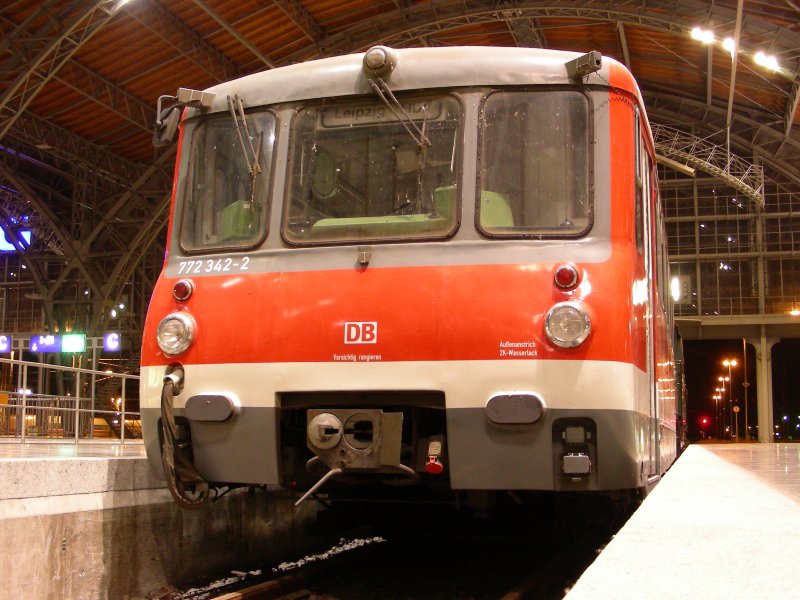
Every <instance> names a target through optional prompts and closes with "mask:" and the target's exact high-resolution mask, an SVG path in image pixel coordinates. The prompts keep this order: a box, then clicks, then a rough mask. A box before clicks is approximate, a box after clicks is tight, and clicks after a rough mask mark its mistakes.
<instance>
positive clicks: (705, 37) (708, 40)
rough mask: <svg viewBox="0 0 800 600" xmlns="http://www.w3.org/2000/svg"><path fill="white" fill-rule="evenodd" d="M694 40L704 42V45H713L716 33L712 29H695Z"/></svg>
mask: <svg viewBox="0 0 800 600" xmlns="http://www.w3.org/2000/svg"><path fill="white" fill-rule="evenodd" d="M692 39H694V40H697V41H698V42H703V43H704V44H712V43H713V42H714V32H713V31H711V30H710V29H702V28H700V27H694V28H693V29H692Z"/></svg>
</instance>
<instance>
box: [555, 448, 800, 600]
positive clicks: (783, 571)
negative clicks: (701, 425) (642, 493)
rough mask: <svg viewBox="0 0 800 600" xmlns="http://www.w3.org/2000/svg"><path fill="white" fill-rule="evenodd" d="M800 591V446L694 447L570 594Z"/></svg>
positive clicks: (575, 599) (730, 595)
mask: <svg viewBox="0 0 800 600" xmlns="http://www.w3.org/2000/svg"><path fill="white" fill-rule="evenodd" d="M798 589H800V444H787V443H779V444H694V445H691V446H689V448H687V450H686V451H685V452H684V453H683V455H682V456H681V457H680V458H679V459H678V461H677V462H676V463H675V464H674V465H673V466H672V468H671V469H670V470H669V471H668V472H667V474H666V475H665V476H664V478H663V479H662V481H661V482H660V483H659V484H658V485H657V486H656V487H655V489H654V490H653V491H652V493H651V494H650V495H649V496H648V497H647V498H645V500H644V502H643V503H642V505H641V506H640V507H639V509H638V510H637V511H636V512H635V513H634V514H633V516H632V517H631V518H630V519H629V520H628V522H627V523H626V524H625V526H624V527H623V528H622V529H621V530H620V531H619V532H618V533H617V535H616V536H615V537H614V539H613V540H611V542H609V544H608V545H607V546H606V547H605V548H604V549H603V551H602V552H601V553H600V554H599V556H598V557H597V559H596V560H595V562H594V563H593V564H592V565H591V566H590V567H589V568H588V569H587V570H586V571H585V572H584V574H583V575H582V576H581V578H580V579H579V580H578V582H577V583H576V584H575V585H574V586H573V587H572V589H571V590H570V591H569V593H568V594H567V595H566V600H584V599H591V600H597V599H605V598H609V599H611V598H613V599H615V600H620V599H628V598H629V599H636V600H639V599H641V598H659V599H664V600H669V599H673V598H674V599H679V598H680V599H683V598H686V599H688V598H704V599H705V600H708V599H715V598H725V599H726V600H731V599H736V598H779V597H789V596H793V595H794V594H796V593H797V590H798ZM793 590H794V591H793Z"/></svg>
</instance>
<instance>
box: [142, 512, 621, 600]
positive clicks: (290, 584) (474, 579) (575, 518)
mask: <svg viewBox="0 0 800 600" xmlns="http://www.w3.org/2000/svg"><path fill="white" fill-rule="evenodd" d="M584 504H585V502H584V501H583V500H581V501H579V502H577V503H576V504H575V505H574V506H571V505H570V504H569V503H566V504H565V505H557V506H555V507H551V509H552V510H548V509H546V508H543V507H536V508H535V509H534V510H531V507H530V506H528V507H527V510H526V511H519V512H513V511H512V512H511V513H506V514H505V515H503V516H501V517H497V516H491V517H488V518H481V519H474V518H472V519H468V518H463V517H462V516H458V515H450V516H449V518H444V517H442V518H438V517H431V518H430V519H429V520H423V519H420V517H419V515H418V513H412V514H408V515H404V516H398V515H397V514H393V515H391V516H389V517H388V518H384V519H383V520H382V521H381V522H380V524H372V525H371V526H372V527H374V528H375V530H377V531H381V532H382V533H384V532H385V534H384V535H383V536H368V537H359V538H354V539H346V540H341V541H340V543H339V544H336V545H334V546H333V547H332V548H330V549H329V550H327V551H325V552H322V553H319V554H316V555H310V556H306V557H303V558H301V559H299V560H296V561H292V562H287V563H282V564H281V565H278V566H276V567H273V568H269V569H266V570H265V571H264V572H263V573H261V572H258V573H240V574H238V575H236V576H234V577H231V578H230V579H231V580H233V579H237V578H238V579H237V580H236V581H230V582H229V583H226V584H225V585H218V584H214V586H208V587H206V588H198V589H195V590H189V591H187V592H185V593H184V595H177V596H174V597H163V598H159V599H158V600H177V599H179V598H180V599H181V600H184V599H187V600H188V599H192V600H195V599H197V600H201V599H202V600H205V599H211V598H214V599H217V600H235V599H239V598H248V599H251V598H252V599H266V598H269V599H282V600H283V599H286V600H302V599H307V598H314V599H315V600H323V599H334V598H335V599H339V600H360V599H364V600H366V599H370V600H372V599H374V598H386V599H392V598H396V599H398V600H399V599H408V598H431V599H439V598H441V599H445V598H447V599H452V598H469V599H493V600H497V599H501V600H521V599H524V598H536V599H537V600H556V599H560V598H562V597H563V596H564V593H565V591H566V590H567V589H568V588H569V587H570V586H571V585H572V584H573V583H574V582H575V581H576V580H577V578H578V577H579V576H580V574H581V573H582V572H583V571H584V570H585V569H586V567H588V565H589V564H591V562H592V561H593V560H594V558H595V557H596V555H597V553H598V552H599V550H600V549H601V548H602V547H603V546H604V545H605V544H606V543H608V541H609V540H610V539H611V537H613V535H614V533H616V531H617V530H618V529H619V527H621V526H622V524H623V523H624V521H625V520H627V517H628V516H630V513H631V511H630V509H629V508H624V507H623V508H620V506H619V505H618V504H617V505H615V504H613V503H611V504H608V505H607V506H605V507H600V508H598V507H597V506H595V507H592V508H591V509H589V510H587V509H586V508H585V506H584ZM592 511H594V512H592ZM590 513H591V514H590ZM384 516H386V515H385V514H384ZM371 517H374V515H369V516H367V515H365V517H364V518H365V519H366V520H374V519H372V518H371ZM362 531H363V530H362Z"/></svg>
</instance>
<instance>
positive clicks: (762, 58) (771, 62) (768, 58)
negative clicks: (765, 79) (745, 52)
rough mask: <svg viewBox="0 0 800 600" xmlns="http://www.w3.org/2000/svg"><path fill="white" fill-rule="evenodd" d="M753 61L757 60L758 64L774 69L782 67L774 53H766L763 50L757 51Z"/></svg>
mask: <svg viewBox="0 0 800 600" xmlns="http://www.w3.org/2000/svg"><path fill="white" fill-rule="evenodd" d="M753 61H755V63H756V64H757V65H761V66H762V67H765V68H767V69H770V70H772V71H777V70H778V69H780V67H779V66H778V59H777V58H775V57H774V56H773V55H772V54H765V53H764V52H763V51H761V50H759V51H758V52H756V54H755V56H753Z"/></svg>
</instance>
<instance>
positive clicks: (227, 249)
mask: <svg viewBox="0 0 800 600" xmlns="http://www.w3.org/2000/svg"><path fill="white" fill-rule="evenodd" d="M254 113H255V114H259V115H260V114H268V115H270V116H271V118H272V120H273V136H274V138H275V139H274V141H273V143H272V151H271V156H270V160H269V173H267V174H266V178H265V180H264V185H263V190H264V202H263V205H262V208H263V211H264V218H263V223H261V224H259V227H260V228H261V231H260V232H259V235H258V236H257V237H255V238H254V239H253V241H252V242H248V243H247V244H224V243H222V244H215V245H205V246H201V247H197V245H195V246H192V247H189V246H187V245H186V243H185V241H184V231H185V229H184V228H185V226H186V225H187V219H188V216H189V215H188V212H189V199H188V198H187V194H188V192H189V191H190V186H191V176H192V172H193V167H192V161H193V159H194V156H193V151H194V149H195V146H194V145H193V143H192V141H193V139H194V136H195V134H196V133H197V132H198V130H199V129H200V127H201V126H202V125H203V124H205V123H207V122H209V121H212V120H225V119H228V120H230V119H233V117H232V116H231V114H230V113H229V112H226V111H220V112H215V113H211V114H201V115H197V116H194V117H191V118H188V119H186V120H185V121H184V122H183V125H182V126H183V137H182V140H181V147H182V150H181V158H180V160H181V163H183V166H182V167H181V171H182V172H181V175H180V181H179V186H178V190H177V193H176V194H175V199H176V206H175V225H176V227H175V229H176V236H177V240H178V247H179V248H180V250H181V252H182V253H183V254H185V255H188V256H195V255H203V254H223V253H227V254H231V253H238V252H244V251H248V250H253V249H255V248H257V247H259V246H261V245H263V244H264V242H265V241H266V240H267V237H268V236H269V229H270V213H271V211H272V196H273V191H274V190H273V185H274V182H275V169H276V166H277V155H278V145H279V142H280V119H279V118H278V114H277V111H276V110H275V109H274V108H272V107H266V106H256V107H249V108H246V109H245V115H246V116H249V115H251V114H254ZM184 157H185V163H184ZM260 176H264V172H263V170H262V173H261V175H260Z"/></svg>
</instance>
